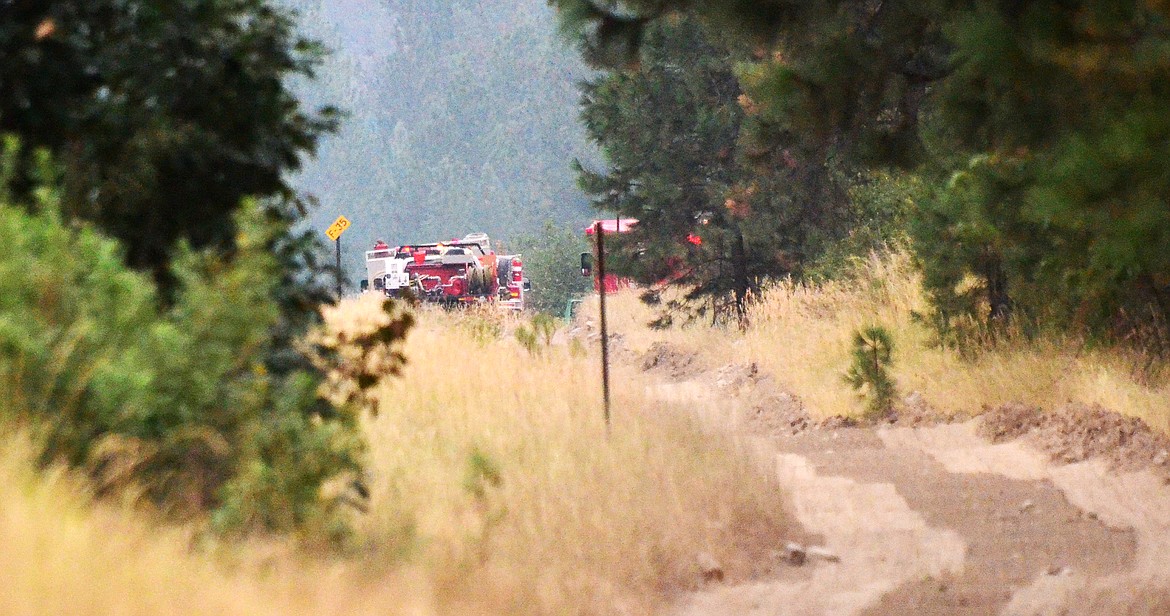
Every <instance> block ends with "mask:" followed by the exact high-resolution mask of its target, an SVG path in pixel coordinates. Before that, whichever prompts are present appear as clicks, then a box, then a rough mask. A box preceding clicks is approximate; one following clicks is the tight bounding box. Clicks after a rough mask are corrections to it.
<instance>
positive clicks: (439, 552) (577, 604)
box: [351, 304, 784, 614]
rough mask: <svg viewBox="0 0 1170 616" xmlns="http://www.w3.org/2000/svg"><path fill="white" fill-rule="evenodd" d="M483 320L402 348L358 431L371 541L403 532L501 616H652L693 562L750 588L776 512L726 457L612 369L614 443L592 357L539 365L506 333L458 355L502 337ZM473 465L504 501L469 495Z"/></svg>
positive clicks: (765, 486)
mask: <svg viewBox="0 0 1170 616" xmlns="http://www.w3.org/2000/svg"><path fill="white" fill-rule="evenodd" d="M351 308H352V309H354V310H359V309H362V306H361V305H359V304H354V305H352V306H351ZM485 320H487V321H492V320H493V317H491V316H490V315H483V314H475V313H468V314H462V315H447V314H429V315H424V318H423V319H422V322H421V324H420V326H419V327H418V328H417V330H416V331H415V332H413V333H412V334H411V337H410V341H409V343H408V345H407V348H406V355H407V357H409V358H410V362H409V364H408V366H407V368H406V370H405V372H404V374H403V378H401V379H397V380H393V381H390V382H388V383H386V385H385V387H384V389H383V391H382V393H381V399H382V400H383V401H384V402H383V405H382V411H381V413H380V414H379V416H378V417H377V418H375V419H373V420H371V421H369V422H368V426H367V430H368V434H369V437H370V441H371V443H372V445H371V463H372V464H371V468H372V475H373V486H372V488H373V502H372V508H371V510H372V513H371V515H370V516H368V518H367V522H366V524H365V525H364V526H363V532H364V533H365V534H366V536H368V537H371V538H372V539H374V540H375V541H376V542H377V543H378V544H380V545H390V544H395V542H400V541H401V539H402V537H403V536H409V535H407V534H404V529H411V532H413V533H414V535H415V538H414V540H413V541H412V543H411V544H410V545H407V546H400V547H405V549H406V550H407V552H408V554H409V558H411V559H412V560H413V561H414V562H417V563H420V564H422V566H423V567H424V568H425V569H426V570H428V571H431V572H435V573H436V574H437V575H438V576H439V577H438V579H437V585H438V587H440V588H443V589H444V592H445V593H448V594H449V596H451V597H455V598H481V599H488V600H489V601H491V604H490V605H488V606H486V608H487V611H491V612H493V613H509V614H526V613H527V614H550V613H551V614H577V613H579V614H605V613H619V612H620V613H629V614H649V613H653V612H654V608H655V606H656V605H660V604H661V603H662V600H663V596H664V593H669V592H671V591H673V590H677V589H680V588H685V587H688V586H692V585H694V584H695V583H696V582H697V580H698V571H697V566H696V564H695V557H696V555H697V553H698V552H700V551H707V552H710V553H711V554H713V555H714V556H715V557H716V558H717V559H719V560H720V561H722V562H723V563H724V564H725V566H727V567H728V568H729V569H730V570H731V572H736V571H745V570H747V569H748V568H749V561H751V560H753V559H754V558H755V557H756V556H758V555H760V554H761V553H764V554H766V553H767V551H768V550H769V549H772V548H774V547H775V546H776V542H778V541H780V539H781V536H782V531H783V524H784V519H783V514H782V507H781V503H780V499H779V495H778V494H777V492H776V490H775V489H774V487H773V485H772V484H771V482H770V481H769V480H768V479H766V478H765V476H764V473H763V472H762V471H760V470H759V469H757V468H756V467H754V466H753V465H752V463H751V462H750V461H749V460H748V458H747V456H746V455H744V454H743V453H742V452H740V451H739V450H738V448H737V446H736V444H735V443H734V442H733V441H732V440H730V439H729V438H727V437H726V436H724V435H721V434H718V433H712V432H710V431H704V429H703V427H702V426H701V425H700V423H699V422H698V421H697V420H696V419H694V416H693V415H691V414H690V413H689V412H688V409H678V408H667V407H666V406H665V405H664V404H663V403H661V402H658V401H655V400H653V399H650V398H648V397H647V395H646V393H645V383H644V382H643V381H642V380H641V379H642V376H641V375H639V374H633V373H630V372H628V371H625V370H620V369H619V370H618V371H617V372H616V373H615V375H614V381H615V383H617V384H619V386H618V387H616V388H615V397H614V401H613V402H614V404H613V423H612V431H611V434H610V435H609V436H608V437H607V436H606V431H605V425H604V422H603V419H602V410H601V401H600V375H599V370H598V366H597V360H596V357H595V354H592V353H589V354H582V353H580V352H577V353H574V352H573V349H572V347H570V346H568V345H561V346H551V347H547V348H544V349H543V350H542V351H541V353H540V355H536V356H534V355H532V354H531V353H530V352H529V351H526V350H524V349H523V348H522V347H521V346H520V345H519V344H518V343H516V342H515V341H514V340H513V339H512V338H511V337H510V336H509V330H510V329H511V325H512V324H509V323H503V324H501V325H500V327H499V328H498V330H499V331H500V337H499V338H492V337H491V336H482V335H481V336H479V339H480V340H479V342H474V341H472V340H471V339H469V337H468V335H467V332H468V331H476V332H484V331H495V330H496V328H494V327H492V326H485V325H484V324H483V321H485ZM476 456H480V457H482V459H483V460H486V461H487V464H490V466H491V467H492V468H494V469H496V470H498V473H499V480H500V481H499V484H498V485H493V484H492V483H491V482H490V481H489V482H485V481H478V482H477V479H476V477H477V476H478V475H476V467H475V465H474V463H473V459H475V457H476ZM748 536H750V537H752V538H753V542H752V543H751V545H748V546H745V545H740V544H738V543H737V541H740V540H741V539H742V538H743V537H748ZM760 536H771V537H772V538H773V539H772V543H771V544H767V543H763V544H761V543H756V542H754V539H755V538H758V537H760ZM486 589H493V590H491V591H488V592H485V590H486ZM464 609H466V608H464Z"/></svg>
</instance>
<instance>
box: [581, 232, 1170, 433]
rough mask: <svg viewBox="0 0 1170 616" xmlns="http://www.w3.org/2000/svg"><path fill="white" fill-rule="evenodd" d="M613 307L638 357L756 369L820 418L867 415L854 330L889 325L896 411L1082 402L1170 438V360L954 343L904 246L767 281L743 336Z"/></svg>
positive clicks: (1073, 344)
mask: <svg viewBox="0 0 1170 616" xmlns="http://www.w3.org/2000/svg"><path fill="white" fill-rule="evenodd" d="M612 300H613V301H612V302H611V303H610V304H609V305H610V306H611V309H612V310H613V314H612V315H611V317H610V323H611V326H610V327H611V330H612V331H614V332H618V333H619V334H621V336H622V337H623V340H624V341H625V343H626V345H627V347H628V348H629V349H630V350H631V351H633V352H639V353H640V352H644V351H645V350H647V349H648V348H649V347H650V345H651V344H653V342H654V341H658V340H665V341H668V342H670V343H672V344H674V345H677V346H678V347H679V348H681V349H685V350H686V351H688V352H695V353H698V354H699V355H700V356H702V357H703V358H704V360H705V361H706V362H707V363H708V364H709V365H711V366H713V367H715V368H718V367H720V366H723V365H726V364H730V363H735V364H751V363H755V364H757V365H758V367H759V369H760V370H761V371H762V372H764V373H766V374H770V375H772V376H773V377H774V378H775V379H776V381H777V382H778V383H779V384H780V385H781V386H783V387H784V388H786V389H788V390H790V391H791V393H793V394H794V395H796V396H798V397H799V398H800V399H801V401H802V402H803V404H804V406H805V408H806V410H807V411H808V412H809V413H810V414H811V415H812V416H813V417H816V418H825V417H830V416H834V415H840V416H849V417H860V416H862V415H864V414H865V413H866V411H867V406H866V404H867V400H866V399H865V398H859V397H858V396H857V392H856V391H855V389H854V388H853V387H852V386H851V385H850V384H849V383H848V382H846V381H845V380H844V379H843V378H842V376H843V375H845V374H846V373H847V371H848V370H849V369H850V367H851V365H852V363H853V358H852V353H853V349H854V347H853V344H854V337H855V335H856V333H857V332H858V331H859V330H864V329H865V328H867V327H870V326H872V325H873V324H880V325H881V326H882V327H883V328H884V329H885V330H886V331H887V332H888V334H889V335H890V337H891V338H892V340H893V343H894V352H893V357H892V361H891V363H890V365H889V366H888V374H889V376H890V377H891V378H892V379H893V381H894V383H895V384H896V387H897V391H898V394H899V397H898V399H897V400H896V401H895V404H894V408H895V410H897V409H898V408H900V407H904V405H905V398H906V397H907V396H911V395H913V394H915V393H916V392H917V394H918V395H919V396H921V399H922V401H923V402H925V403H926V404H928V405H929V407H931V408H932V409H934V411H935V412H937V413H939V414H941V415H942V416H952V415H970V414H977V413H979V412H980V411H982V410H983V409H985V408H987V407H995V406H998V405H1000V404H1004V403H1007V402H1022V403H1024V404H1028V405H1033V406H1036V407H1039V408H1043V409H1047V410H1054V409H1057V408H1060V407H1063V406H1065V405H1067V404H1068V403H1070V402H1079V403H1084V404H1097V405H1101V406H1102V407H1104V408H1106V409H1109V410H1112V411H1116V412H1118V413H1121V414H1124V415H1128V416H1132V417H1138V418H1141V419H1142V420H1144V421H1145V422H1147V423H1148V424H1149V425H1150V426H1151V427H1152V428H1154V429H1156V430H1160V431H1162V432H1166V433H1170V403H1167V400H1168V399H1170V398H1168V395H1170V385H1167V383H1166V379H1165V370H1166V365H1165V364H1164V362H1162V361H1160V360H1158V359H1157V358H1155V357H1151V356H1150V355H1149V354H1147V353H1144V352H1142V351H1140V350H1135V349H1133V348H1131V347H1129V346H1126V345H1103V344H1096V345H1090V344H1086V343H1085V341H1084V339H1083V338H1081V337H1079V336H1077V335H1076V334H1075V333H1067V334H1064V335H1059V334H1055V333H1049V334H1046V335H1043V336H1036V335H1032V334H1028V333H1025V332H1019V331H1012V330H1008V331H1002V332H998V333H997V334H995V335H991V334H990V333H989V334H987V335H985V336H982V337H979V336H975V335H971V336H968V337H967V338H966V339H965V340H966V341H965V343H964V344H963V345H955V344H947V343H945V341H944V340H943V339H942V338H940V335H939V333H938V331H937V330H936V329H935V328H934V326H933V325H932V324H931V320H930V318H929V316H930V315H931V310H932V308H931V305H930V303H929V302H928V300H927V296H926V294H925V292H924V290H923V286H922V282H921V274H920V273H919V270H918V269H917V268H916V267H915V266H914V265H913V263H912V262H911V259H910V258H909V256H908V255H907V254H906V253H905V252H904V251H901V250H894V251H892V252H889V253H885V254H879V253H874V254H873V255H871V256H870V257H869V258H867V259H857V260H855V261H854V262H853V264H852V266H850V268H849V271H848V275H846V276H842V277H841V278H839V279H836V280H831V281H823V282H812V283H799V282H794V281H779V282H774V283H771V284H769V285H767V286H766V287H765V288H764V289H762V290H761V292H760V294H759V296H758V298H756V300H755V301H753V302H752V303H751V304H750V308H749V311H748V315H747V323H748V325H747V326H746V329H743V330H738V329H736V328H734V327H714V328H712V327H710V326H708V325H706V324H702V323H695V324H692V325H691V326H688V327H676V328H673V329H668V330H662V329H652V328H651V327H649V326H648V323H650V322H651V321H653V320H654V319H656V318H657V314H658V312H657V310H656V308H655V307H652V306H646V305H645V304H644V303H643V302H641V301H640V300H639V298H638V295H637V294H636V293H633V292H630V293H624V294H621V295H618V296H616V297H614V298H612ZM594 310H595V307H594Z"/></svg>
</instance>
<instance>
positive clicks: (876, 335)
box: [845, 325, 895, 415]
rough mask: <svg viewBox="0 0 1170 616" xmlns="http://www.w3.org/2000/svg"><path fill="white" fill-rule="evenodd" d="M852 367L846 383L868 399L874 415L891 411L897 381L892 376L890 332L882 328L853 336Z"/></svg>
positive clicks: (871, 328)
mask: <svg viewBox="0 0 1170 616" xmlns="http://www.w3.org/2000/svg"><path fill="white" fill-rule="evenodd" d="M850 355H851V357H852V365H850V367H849V371H848V372H846V373H845V382H847V383H849V385H850V386H852V387H853V388H854V389H856V390H857V391H858V393H859V394H860V395H861V397H862V398H864V399H866V400H867V406H868V411H869V413H870V414H872V415H880V414H882V413H886V412H888V411H889V410H890V409H891V408H893V405H894V393H895V386H894V379H893V378H892V377H891V376H890V371H889V370H890V366H891V365H892V364H893V356H894V341H893V338H892V337H891V336H890V332H889V331H887V330H886V328H884V327H881V326H880V325H874V326H871V327H867V328H865V329H863V330H859V331H856V332H854V333H853V350H852V351H851V352H850Z"/></svg>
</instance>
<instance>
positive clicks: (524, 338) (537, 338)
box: [515, 312, 558, 355]
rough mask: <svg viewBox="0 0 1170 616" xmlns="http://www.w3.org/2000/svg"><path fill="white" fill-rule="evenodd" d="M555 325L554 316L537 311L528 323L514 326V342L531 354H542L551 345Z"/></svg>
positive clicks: (555, 328)
mask: <svg viewBox="0 0 1170 616" xmlns="http://www.w3.org/2000/svg"><path fill="white" fill-rule="evenodd" d="M557 325H558V321H557V319H556V317H554V316H551V315H549V314H546V313H543V312H538V313H536V314H535V315H533V316H532V321H531V322H530V323H529V324H526V325H520V326H519V327H517V328H516V334H515V335H516V342H519V343H520V346H521V347H523V348H524V350H526V351H528V352H529V353H531V354H532V355H542V354H543V353H544V351H545V349H547V348H548V347H549V346H551V345H552V339H553V336H554V335H556V333H557Z"/></svg>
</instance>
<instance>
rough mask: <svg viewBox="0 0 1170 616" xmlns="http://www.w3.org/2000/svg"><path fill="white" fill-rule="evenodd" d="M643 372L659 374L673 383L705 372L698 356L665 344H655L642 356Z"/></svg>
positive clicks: (704, 367)
mask: <svg viewBox="0 0 1170 616" xmlns="http://www.w3.org/2000/svg"><path fill="white" fill-rule="evenodd" d="M641 361H642V370H643V371H644V372H660V373H662V374H665V375H666V376H667V377H668V378H669V379H671V380H673V381H685V380H687V379H691V378H694V377H697V376H699V375H701V374H703V373H704V372H706V371H707V369H706V366H703V365H702V363H701V362H700V361H699V354H698V353H695V352H693V351H684V350H682V349H680V348H678V347H676V346H674V345H672V344H669V343H666V342H655V343H654V344H653V345H651V346H650V349H649V350H648V351H646V352H645V353H643V354H642V358H641Z"/></svg>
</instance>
